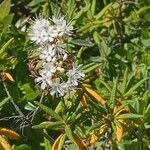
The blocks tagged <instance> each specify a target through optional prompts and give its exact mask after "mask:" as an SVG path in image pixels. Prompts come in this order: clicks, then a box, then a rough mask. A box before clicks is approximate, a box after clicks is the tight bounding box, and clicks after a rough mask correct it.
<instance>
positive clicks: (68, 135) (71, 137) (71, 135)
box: [65, 125, 75, 143]
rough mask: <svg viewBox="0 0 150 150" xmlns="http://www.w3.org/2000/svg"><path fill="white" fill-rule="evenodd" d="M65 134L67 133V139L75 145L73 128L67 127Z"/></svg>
mask: <svg viewBox="0 0 150 150" xmlns="http://www.w3.org/2000/svg"><path fill="white" fill-rule="evenodd" d="M65 133H66V135H67V137H68V138H69V139H70V140H71V141H72V142H74V143H75V141H74V138H73V133H72V131H71V128H70V126H69V125H66V127H65Z"/></svg>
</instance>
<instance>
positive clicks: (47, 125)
mask: <svg viewBox="0 0 150 150" xmlns="http://www.w3.org/2000/svg"><path fill="white" fill-rule="evenodd" d="M63 124H64V123H63V122H62V121H56V122H51V121H44V122H42V123H40V124H38V125H34V126H33V127H32V128H33V129H48V128H50V129H53V128H54V129H55V128H57V127H62V125H63Z"/></svg>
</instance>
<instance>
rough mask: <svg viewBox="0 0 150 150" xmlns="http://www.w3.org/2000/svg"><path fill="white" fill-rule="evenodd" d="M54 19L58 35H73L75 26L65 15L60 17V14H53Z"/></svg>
mask: <svg viewBox="0 0 150 150" xmlns="http://www.w3.org/2000/svg"><path fill="white" fill-rule="evenodd" d="M52 21H53V23H54V24H55V27H56V31H57V34H58V36H60V37H61V36H63V35H64V34H66V35H71V34H72V31H73V26H71V25H70V24H67V21H66V20H65V19H64V16H62V17H60V15H58V14H57V15H53V16H52Z"/></svg>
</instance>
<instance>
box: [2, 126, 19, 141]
mask: <svg viewBox="0 0 150 150" xmlns="http://www.w3.org/2000/svg"><path fill="white" fill-rule="evenodd" d="M0 135H5V136H7V137H11V138H13V139H20V138H21V136H20V135H19V134H18V133H16V132H15V131H13V130H10V129H7V128H2V127H0Z"/></svg>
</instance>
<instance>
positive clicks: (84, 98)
mask: <svg viewBox="0 0 150 150" xmlns="http://www.w3.org/2000/svg"><path fill="white" fill-rule="evenodd" d="M80 103H81V105H82V106H83V107H85V108H87V100H86V97H85V96H84V95H83V96H82V98H81V99H80Z"/></svg>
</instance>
